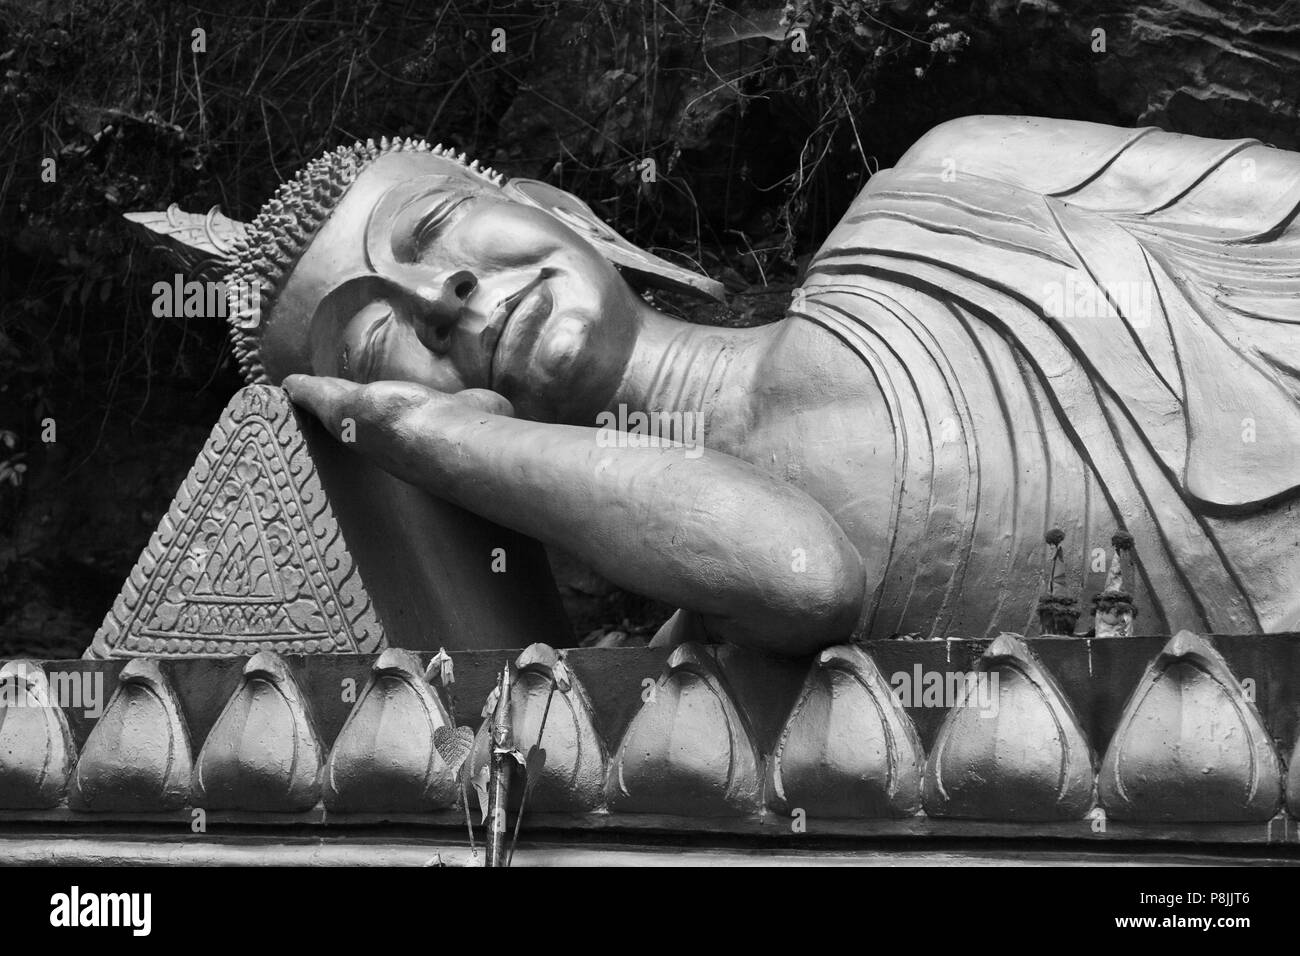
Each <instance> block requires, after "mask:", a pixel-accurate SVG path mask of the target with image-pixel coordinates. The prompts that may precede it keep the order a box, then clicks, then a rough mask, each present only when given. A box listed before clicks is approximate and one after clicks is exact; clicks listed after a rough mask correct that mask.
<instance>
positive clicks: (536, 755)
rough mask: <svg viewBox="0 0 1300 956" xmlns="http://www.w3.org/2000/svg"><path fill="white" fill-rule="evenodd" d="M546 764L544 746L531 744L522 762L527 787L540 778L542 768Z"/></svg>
mask: <svg viewBox="0 0 1300 956" xmlns="http://www.w3.org/2000/svg"><path fill="white" fill-rule="evenodd" d="M545 766H546V748H545V747H539V746H538V745H537V744H533V745H532V747H530V748H529V750H528V759H527V760H526V761H525V762H524V773H526V774H527V775H528V783H527V786H528V787H532V785H533V783H534V781H537V780H540V779H541V776H542V768H543V767H545Z"/></svg>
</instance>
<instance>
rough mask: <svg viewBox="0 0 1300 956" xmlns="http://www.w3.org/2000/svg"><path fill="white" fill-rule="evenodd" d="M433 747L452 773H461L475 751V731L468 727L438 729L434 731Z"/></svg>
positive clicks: (443, 727)
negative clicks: (461, 769)
mask: <svg viewBox="0 0 1300 956" xmlns="http://www.w3.org/2000/svg"><path fill="white" fill-rule="evenodd" d="M433 747H434V749H435V750H437V751H438V756H439V757H441V758H442V762H443V763H445V764H446V765H447V767H448V769H450V770H451V772H452V773H459V772H460V768H461V766H462V765H463V764H464V763H465V761H466V760H467V759H468V758H469V755H470V753H471V752H472V751H473V749H474V731H472V730H470V729H469V728H468V727H447V726H442V727H436V728H434V731H433Z"/></svg>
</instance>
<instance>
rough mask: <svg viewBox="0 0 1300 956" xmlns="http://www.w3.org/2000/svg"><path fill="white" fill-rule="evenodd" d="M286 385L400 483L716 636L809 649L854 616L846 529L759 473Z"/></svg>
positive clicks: (452, 408)
mask: <svg viewBox="0 0 1300 956" xmlns="http://www.w3.org/2000/svg"><path fill="white" fill-rule="evenodd" d="M284 387H285V390H286V391H287V392H288V393H289V397H290V398H291V399H293V401H294V402H296V403H297V404H299V405H302V406H303V407H305V408H307V409H309V410H310V411H312V412H313V413H314V414H315V415H316V416H317V417H318V418H320V420H321V421H322V422H323V423H324V424H325V427H326V428H328V429H329V430H330V432H331V433H332V434H334V435H335V436H336V437H337V438H338V439H339V440H340V441H342V442H345V443H349V444H351V445H352V447H354V448H355V449H356V450H357V451H358V452H359V453H361V454H362V455H364V456H365V457H367V458H369V459H370V460H372V461H374V462H375V464H377V465H379V466H380V467H381V468H383V469H384V470H386V471H388V472H389V473H391V474H393V475H396V476H397V477H398V478H401V479H402V480H403V481H407V482H409V483H411V484H413V485H415V486H417V487H419V488H423V489H424V490H426V491H428V492H429V493H430V494H433V495H436V496H438V497H440V498H443V499H446V500H448V501H451V502H454V503H456V504H458V505H460V506H461V507H463V508H466V509H468V510H470V511H473V512H476V513H477V514H480V515H482V516H483V517H485V518H487V519H488V520H490V521H495V522H496V523H497V524H501V525H504V526H506V527H508V528H513V529H514V530H516V531H520V532H522V533H524V534H527V535H530V536H532V537H534V538H537V539H539V540H541V541H545V542H547V543H549V544H554V545H558V546H559V547H561V548H563V549H565V550H566V551H569V552H570V553H573V554H576V555H578V556H579V557H580V558H582V559H583V560H584V561H585V562H586V563H587V564H589V565H590V566H591V567H593V568H594V569H595V570H596V571H598V572H599V573H600V574H602V575H603V576H604V577H606V578H607V579H609V580H611V581H613V582H614V583H615V584H618V585H621V586H622V587H625V588H628V589H629V590H633V591H636V592H638V593H641V594H646V595H648V596H650V597H654V598H657V599H659V600H661V601H667V602H671V603H673V604H675V605H677V606H678V607H682V608H686V609H688V610H690V611H694V612H696V613H697V614H698V615H699V616H700V619H701V620H702V621H703V622H704V624H705V625H706V626H707V627H708V628H709V630H710V631H711V632H712V633H714V634H716V635H718V636H721V637H724V638H726V639H728V640H733V641H736V642H737V643H745V644H750V645H754V646H758V647H763V648H766V649H769V650H775V651H778V652H785V653H792V654H793V653H808V652H810V651H813V650H816V649H817V648H819V647H825V646H827V645H829V644H834V643H839V642H841V641H844V640H846V639H847V638H848V637H849V635H850V633H851V632H852V630H853V627H854V625H855V623H856V621H857V619H858V615H859V611H860V609H861V606H862V601H863V598H864V584H865V574H864V570H863V566H862V562H861V559H860V557H859V556H858V553H857V551H856V550H854V548H853V546H852V544H850V542H849V540H848V538H847V537H846V536H845V534H844V532H843V530H842V529H841V528H840V527H839V525H838V524H837V523H836V522H835V520H834V518H832V517H831V515H830V514H828V513H827V512H826V510H825V509H824V508H822V506H821V505H820V504H818V503H817V502H816V501H815V500H814V499H813V498H812V497H810V496H809V495H808V494H807V493H806V492H804V491H803V490H801V489H799V488H797V487H795V486H794V485H793V484H790V483H788V482H784V481H781V480H779V479H778V478H776V477H774V476H773V475H770V474H768V473H766V472H764V471H761V470H760V469H758V468H757V467H755V466H754V465H752V464H750V463H749V462H746V461H742V460H741V459H739V458H735V457H732V456H731V455H727V454H724V453H722V452H719V451H715V450H713V449H710V448H707V447H704V448H695V449H687V448H684V447H674V446H658V447H654V446H652V447H646V446H642V445H639V444H638V445H635V446H629V447H624V446H623V445H621V444H618V443H611V442H609V441H608V440H607V439H608V438H609V435H608V433H603V432H601V431H600V430H598V429H595V428H583V427H578V426H574V425H552V424H544V423H540V422H532V421H525V420H521V419H517V418H513V417H511V415H510V404H509V403H508V402H507V401H506V400H505V399H504V398H502V397H501V396H500V395H496V394H494V393H491V392H481V391H480V392H456V393H454V394H445V393H442V392H435V391H432V390H430V389H427V388H424V387H423V386H420V385H412V384H409V383H402V382H376V383H372V384H369V385H358V384H355V383H353V382H346V381H342V380H340V379H329V378H314V377H310V376H300V375H294V376H290V377H289V378H287V379H285V382H284Z"/></svg>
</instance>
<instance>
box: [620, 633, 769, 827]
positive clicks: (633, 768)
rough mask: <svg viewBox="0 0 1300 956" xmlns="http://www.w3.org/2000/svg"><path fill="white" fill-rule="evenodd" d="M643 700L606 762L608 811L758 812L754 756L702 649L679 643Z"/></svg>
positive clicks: (723, 683) (743, 727) (729, 698)
mask: <svg viewBox="0 0 1300 956" xmlns="http://www.w3.org/2000/svg"><path fill="white" fill-rule="evenodd" d="M642 699H643V701H644V702H643V703H642V705H641V710H640V711H638V712H637V715H636V716H635V717H634V718H632V723H631V724H630V725H629V726H628V728H627V732H626V733H624V735H623V740H622V742H621V743H620V744H619V746H618V751H617V752H616V754H615V756H614V759H613V761H612V762H611V764H610V769H609V780H608V783H607V785H606V792H607V794H608V796H609V803H610V807H611V809H614V810H618V811H620V812H624V813H636V812H640V813H676V814H682V815H689V816H743V815H746V814H750V813H755V812H757V811H758V809H759V803H760V799H759V755H758V753H757V751H756V749H755V747H754V743H753V740H752V737H751V735H750V732H749V728H748V727H747V726H746V722H745V719H744V717H743V716H742V715H741V712H740V709H739V707H738V706H737V705H736V703H735V701H734V700H733V699H732V695H731V692H730V691H729V690H728V689H727V685H726V681H725V680H724V679H723V676H722V673H721V671H720V670H719V669H718V666H717V664H715V663H714V661H713V658H712V656H711V655H710V654H709V652H708V651H707V650H706V649H704V648H703V647H701V646H700V645H697V644H682V645H680V646H679V647H678V648H677V649H676V650H674V651H673V653H672V656H670V657H669V658H668V664H667V669H666V670H665V671H664V674H663V676H661V677H660V678H659V681H658V682H657V683H656V684H654V685H653V686H647V687H646V688H645V690H644V691H643V694H642Z"/></svg>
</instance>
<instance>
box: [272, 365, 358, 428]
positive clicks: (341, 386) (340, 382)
mask: <svg viewBox="0 0 1300 956" xmlns="http://www.w3.org/2000/svg"><path fill="white" fill-rule="evenodd" d="M283 387H284V390H285V391H286V392H287V393H288V394H289V400H290V401H292V402H293V403H294V404H295V405H300V406H302V407H303V408H305V409H306V410H307V411H309V412H311V413H312V414H313V415H315V416H316V417H317V418H318V419H319V420H320V422H321V424H323V425H324V426H325V427H326V428H328V429H329V431H330V433H331V434H332V435H333V436H334V437H335V438H338V437H339V433H340V431H341V430H342V427H343V419H344V418H345V417H347V416H346V415H345V414H344V412H345V408H346V407H347V405H348V404H349V403H350V401H351V397H352V396H353V395H354V394H355V393H356V392H357V390H358V389H360V388H361V386H360V385H357V384H356V383H355V382H349V381H346V380H345V379H341V378H326V377H324V376H318V375H290V376H289V377H288V378H286V379H285V380H284V383H283Z"/></svg>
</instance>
